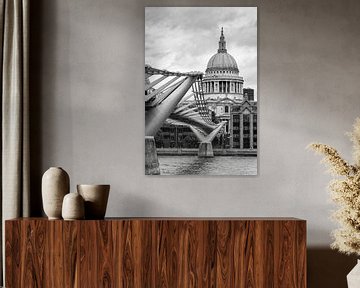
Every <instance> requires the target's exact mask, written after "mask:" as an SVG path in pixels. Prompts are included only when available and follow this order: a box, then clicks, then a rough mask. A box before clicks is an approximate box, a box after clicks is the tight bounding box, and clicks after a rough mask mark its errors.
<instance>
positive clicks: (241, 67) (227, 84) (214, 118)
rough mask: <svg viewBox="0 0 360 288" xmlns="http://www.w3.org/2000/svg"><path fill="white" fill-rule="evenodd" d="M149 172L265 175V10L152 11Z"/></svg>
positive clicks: (148, 28) (148, 12)
mask: <svg viewBox="0 0 360 288" xmlns="http://www.w3.org/2000/svg"><path fill="white" fill-rule="evenodd" d="M144 90H145V174H146V175H257V166H258V161H257V151H258V133H257V131H258V119H259V118H258V113H257V112H258V109H257V103H258V93H257V8H256V7H146V8H145V89H144Z"/></svg>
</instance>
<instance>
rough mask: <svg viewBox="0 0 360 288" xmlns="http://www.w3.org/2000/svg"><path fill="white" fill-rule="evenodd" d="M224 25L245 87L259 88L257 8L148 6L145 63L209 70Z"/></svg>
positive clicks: (226, 37)
mask: <svg viewBox="0 0 360 288" xmlns="http://www.w3.org/2000/svg"><path fill="white" fill-rule="evenodd" d="M221 27H224V36H225V40H226V48H227V51H228V53H229V54H231V55H232V56H233V57H234V58H235V60H236V62H237V64H238V68H239V71H240V76H243V77H244V87H251V88H254V89H255V90H257V10H256V7H146V8H145V63H146V64H149V65H151V66H153V67H155V68H159V69H167V70H170V71H180V72H188V71H202V72H205V69H206V65H207V62H208V60H209V59H210V57H211V56H212V55H213V54H215V53H217V49H218V46H219V44H218V42H219V37H220V30H221Z"/></svg>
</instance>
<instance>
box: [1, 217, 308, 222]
mask: <svg viewBox="0 0 360 288" xmlns="http://www.w3.org/2000/svg"><path fill="white" fill-rule="evenodd" d="M31 220H36V221H64V220H62V219H59V220H48V219H47V218H45V217H36V218H33V217H29V218H25V217H24V218H15V219H9V220H6V221H31ZM75 221H301V222H302V221H304V222H306V220H304V219H299V218H294V217H109V218H105V219H104V220H75Z"/></svg>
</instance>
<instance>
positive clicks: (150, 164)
mask: <svg viewBox="0 0 360 288" xmlns="http://www.w3.org/2000/svg"><path fill="white" fill-rule="evenodd" d="M145 175H160V165H159V159H158V156H157V152H156V145H155V139H154V137H153V136H145Z"/></svg>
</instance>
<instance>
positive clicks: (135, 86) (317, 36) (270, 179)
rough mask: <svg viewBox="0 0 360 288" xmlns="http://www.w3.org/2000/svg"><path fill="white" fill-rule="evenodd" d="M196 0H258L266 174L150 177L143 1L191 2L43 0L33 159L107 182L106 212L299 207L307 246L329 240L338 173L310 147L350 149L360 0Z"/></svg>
mask: <svg viewBox="0 0 360 288" xmlns="http://www.w3.org/2000/svg"><path fill="white" fill-rule="evenodd" d="M34 3H35V2H34ZM197 3H198V5H200V3H203V6H217V5H235V6H241V4H244V5H246V4H249V5H256V4H258V7H259V8H258V12H259V15H258V20H259V23H258V33H259V41H258V47H259V53H258V56H259V69H258V71H259V101H260V102H259V110H260V112H259V113H260V114H259V145H260V148H259V176H257V177H193V176H188V177H187V176H186V177H185V176H183V177H179V176H178V177H175V176H174V177H149V176H147V177H146V176H144V102H143V93H144V90H143V85H144V5H160V6H161V5H162V6H169V5H170V6H176V4H181V5H183V6H187V5H193V2H192V1H150V0H149V1H140V0H138V1H130V0H128V1H118V0H106V1H98V0H76V1H70V0H67V1H64V0H52V1H42V2H41V5H40V6H41V7H40V6H39V9H41V11H42V12H41V13H39V14H41V15H40V17H41V19H40V20H39V19H37V20H35V19H34V20H33V21H39V22H38V23H40V24H38V25H39V26H38V27H39V28H40V31H39V32H38V33H41V34H39V35H38V36H36V35H33V38H34V39H38V40H37V41H39V43H38V45H36V46H37V47H38V48H39V51H41V53H40V52H39V54H38V55H39V56H38V57H39V59H38V61H37V60H33V61H35V62H37V65H36V67H35V66H33V68H32V69H33V70H32V73H38V77H37V76H33V77H34V78H35V79H37V81H39V87H38V93H37V94H35V93H33V94H32V97H34V98H37V99H38V101H39V103H40V104H39V110H38V111H32V113H33V114H32V115H33V116H32V117H33V118H34V119H35V120H34V121H35V122H36V121H39V123H38V124H39V131H40V132H38V133H37V134H36V133H35V134H34V135H38V136H39V137H41V139H39V143H38V144H39V147H40V148H37V150H40V154H39V155H32V156H33V160H34V161H36V160H38V161H40V164H39V165H40V168H39V169H40V170H41V172H42V171H45V170H46V169H47V168H48V167H49V166H62V167H63V168H65V169H66V170H67V171H68V172H69V174H70V175H71V187H72V190H74V189H75V187H76V184H78V183H110V184H111V196H110V202H109V205H108V213H107V216H294V217H300V218H304V219H306V220H307V221H308V242H309V245H310V246H316V245H327V244H328V243H329V242H330V238H329V236H328V234H329V231H330V230H331V229H332V228H333V227H334V224H332V223H331V221H330V220H329V213H330V211H331V209H332V208H333V206H332V205H331V204H330V203H329V197H328V193H327V191H326V190H325V187H326V185H327V182H328V180H329V179H330V176H328V175H325V174H324V171H325V169H324V167H323V166H321V165H320V164H319V160H320V157H318V156H314V155H313V153H311V152H309V151H306V150H305V146H306V145H307V144H308V143H309V142H311V141H314V140H319V141H322V142H325V143H329V144H332V145H334V146H335V147H337V148H339V150H340V151H341V152H342V153H343V154H344V155H345V157H347V158H348V159H350V157H351V152H350V148H351V145H350V142H349V141H347V139H346V137H345V136H344V133H345V131H349V130H350V129H351V125H352V123H353V120H354V119H355V118H356V117H357V116H360V95H359V93H358V91H359V90H360V80H359V79H360V53H359V51H360V37H359V30H358V29H359V27H360V17H359V16H360V4H357V2H356V1H351V2H350V1H337V0H331V1H327V0H323V1H292V0H288V1H283V0H276V1H275V0H274V1H206V2H205V1H202V2H197ZM32 4H33V2H32ZM34 5H36V4H34ZM37 5H39V4H37ZM159 37H160V35H159ZM34 53H35V52H33V54H34ZM34 85H35V84H34ZM34 91H36V89H34ZM38 97H39V98H38ZM34 101H36V100H34ZM38 113H39V115H40V116H39V115H37V114H38ZM34 137H35V136H34Z"/></svg>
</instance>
